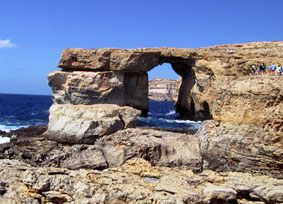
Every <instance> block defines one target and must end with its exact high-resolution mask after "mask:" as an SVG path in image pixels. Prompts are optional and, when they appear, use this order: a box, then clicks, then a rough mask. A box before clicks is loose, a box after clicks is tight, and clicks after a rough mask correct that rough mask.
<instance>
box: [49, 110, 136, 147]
mask: <svg viewBox="0 0 283 204" xmlns="http://www.w3.org/2000/svg"><path fill="white" fill-rule="evenodd" d="M49 111H50V115H49V124H48V130H47V132H46V133H45V134H46V136H47V137H48V138H49V139H52V140H56V141H59V142H63V143H78V144H81V143H88V144H89V143H93V142H95V140H97V139H98V138H99V137H102V136H104V135H109V134H112V133H114V132H116V131H118V130H121V129H124V128H129V127H134V125H135V120H136V118H137V117H138V115H139V114H140V111H138V110H136V109H134V108H131V107H127V106H124V107H120V106H117V105H112V104H97V105H71V104H63V105H62V104H54V105H52V107H51V108H50V110H49Z"/></svg>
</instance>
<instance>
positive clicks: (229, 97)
mask: <svg viewBox="0 0 283 204" xmlns="http://www.w3.org/2000/svg"><path fill="white" fill-rule="evenodd" d="M165 62H166V63H171V65H172V68H173V69H174V70H175V71H176V73H177V74H179V75H180V77H181V81H180V88H179V94H178V97H177V102H176V109H177V111H178V112H180V113H181V114H182V116H183V117H186V118H189V119H198V120H199V119H202V120H206V121H204V122H203V125H202V126H201V128H200V129H199V130H198V132H197V133H196V134H188V133H187V134H182V133H173V132H168V131H161V130H153V129H149V128H134V127H135V119H136V117H137V116H138V115H139V114H141V113H143V114H146V112H147V109H148V77H147V71H149V70H150V69H152V68H154V66H156V65H158V64H162V63H165ZM263 62H264V63H266V64H273V63H275V64H279V63H281V64H283V42H262V43H246V44H235V45H222V46H214V47H208V48H200V49H177V48H141V49H131V50H130V49H129V50H128V49H105V48H103V49H90V50H88V49H67V50H65V51H64V52H63V53H62V57H61V59H60V63H59V66H60V67H61V68H62V70H61V71H56V72H53V73H50V74H49V85H50V86H51V87H52V90H53V94H54V104H53V105H52V107H51V109H50V122H49V125H48V130H47V131H46V132H45V133H44V134H42V133H43V132H44V131H45V128H44V127H41V128H39V129H35V130H34V131H32V130H31V129H28V130H27V129H22V130H18V131H14V132H11V133H7V135H4V136H9V134H12V135H13V136H14V137H15V138H16V139H13V140H12V142H11V143H9V144H1V145H0V158H1V159H3V160H1V161H0V168H1V169H2V171H0V202H3V203H4V202H5V203H9V202H10V203H13V202H14V201H15V202H21V203H40V202H51V203H52V202H53V203H64V202H66V203H78V202H80V203H196V204H201V203H204V204H216V203H220V204H221V203H223V204H240V203H245V204H250V203H258V204H263V203H267V204H274V203H283V182H282V172H283V118H282V116H283V87H282V81H283V78H282V77H281V76H268V75H256V76H251V75H250V71H251V70H250V65H252V64H258V63H263ZM29 131H30V133H29ZM32 132H34V133H32ZM50 139H51V140H50ZM18 160H20V161H18Z"/></svg>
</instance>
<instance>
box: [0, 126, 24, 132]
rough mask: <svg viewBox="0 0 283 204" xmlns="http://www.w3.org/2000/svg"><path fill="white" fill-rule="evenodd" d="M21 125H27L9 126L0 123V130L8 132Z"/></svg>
mask: <svg viewBox="0 0 283 204" xmlns="http://www.w3.org/2000/svg"><path fill="white" fill-rule="evenodd" d="M23 127H28V126H26V125H25V126H24V125H21V126H9V125H0V130H2V131H4V132H10V131H11V130H16V129H19V128H23Z"/></svg>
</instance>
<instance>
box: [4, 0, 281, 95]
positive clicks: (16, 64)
mask: <svg viewBox="0 0 283 204" xmlns="http://www.w3.org/2000/svg"><path fill="white" fill-rule="evenodd" d="M0 5H1V12H0V18H1V20H0V29H1V30H0V67H1V68H0V93H29V94H50V93H51V91H50V88H49V87H48V85H47V73H48V72H50V71H54V70H57V68H56V65H57V62H58V60H59V54H60V52H61V51H62V50H63V49H64V48H70V47H80V48H99V47H115V48H136V47H188V48H194V47H205V46H210V45H216V44H226V43H239V42H250V41H269V40H283V21H282V19H283V1H282V0H213V1H212V0H206V1H204V0H198V1H191V0H174V1H169V0H140V1H133V0H108V1H107V0H105V1H96V0H81V1H77V0H76V1H75V0H45V1H39V0H9V1H8V0H4V1H1V4H0ZM154 77H163V78H175V77H176V75H175V74H174V73H173V72H172V70H171V69H170V66H169V65H164V66H162V67H159V68H157V69H155V70H153V71H152V72H151V73H150V78H154Z"/></svg>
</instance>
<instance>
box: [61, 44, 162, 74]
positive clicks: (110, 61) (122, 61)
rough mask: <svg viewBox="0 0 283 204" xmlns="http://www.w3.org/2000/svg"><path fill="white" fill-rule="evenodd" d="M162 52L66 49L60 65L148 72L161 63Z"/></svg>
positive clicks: (64, 67) (72, 67)
mask: <svg viewBox="0 0 283 204" xmlns="http://www.w3.org/2000/svg"><path fill="white" fill-rule="evenodd" d="M159 56H160V53H159V52H158V51H157V52H155V51H152V52H150V51H149V52H139V51H136V50H129V49H113V48H99V49H78V48H71V49H65V50H64V51H63V52H62V54H61V59H60V62H59V67H61V68H63V69H65V70H94V71H118V70H119V71H127V72H147V71H149V70H150V69H152V68H153V67H155V66H157V65H158V64H159Z"/></svg>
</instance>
